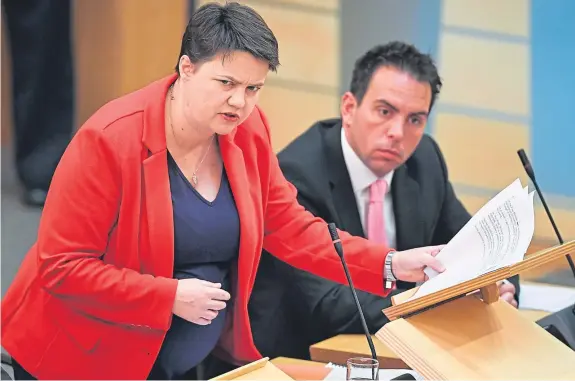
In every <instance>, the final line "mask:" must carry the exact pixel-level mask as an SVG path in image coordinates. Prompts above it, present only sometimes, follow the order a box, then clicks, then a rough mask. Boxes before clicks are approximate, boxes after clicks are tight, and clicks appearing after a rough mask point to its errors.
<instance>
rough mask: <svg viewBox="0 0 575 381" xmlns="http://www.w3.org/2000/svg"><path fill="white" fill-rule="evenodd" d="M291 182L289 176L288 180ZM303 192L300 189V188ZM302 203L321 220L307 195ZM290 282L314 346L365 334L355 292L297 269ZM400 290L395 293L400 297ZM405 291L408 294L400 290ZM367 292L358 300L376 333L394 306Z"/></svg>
mask: <svg viewBox="0 0 575 381" xmlns="http://www.w3.org/2000/svg"><path fill="white" fill-rule="evenodd" d="M288 178H289V176H288ZM298 189H299V188H298ZM298 201H299V203H300V205H302V206H303V207H304V208H305V209H306V210H308V211H310V212H311V213H313V214H314V215H316V216H319V215H320V214H319V212H318V209H317V208H316V207H315V205H314V203H313V202H311V201H310V200H309V198H308V197H306V196H305V195H304V194H302V193H299V194H298ZM287 271H289V274H290V277H289V278H288V279H289V282H290V284H291V285H292V287H295V288H296V290H297V300H298V302H297V305H298V307H296V308H299V309H301V311H302V312H303V314H304V316H306V317H309V322H310V324H312V325H313V328H312V329H310V330H309V332H310V334H311V335H313V337H310V338H309V339H310V342H313V343H316V342H318V341H322V340H325V339H327V338H329V337H333V336H335V335H339V334H351V333H363V326H362V324H361V319H360V317H359V312H358V311H357V306H356V305H355V300H354V299H353V296H352V293H351V290H350V288H349V287H347V286H346V285H342V284H338V283H334V282H332V281H329V280H327V279H323V278H319V277H317V276H315V275H313V274H310V273H308V272H305V271H300V270H297V269H291V270H287ZM396 291H398V290H393V291H392V293H396ZM400 291H404V290H400ZM389 296H391V294H390V295H388V297H387V298H382V297H380V296H377V295H373V294H370V293H367V292H363V291H360V290H358V291H357V297H358V299H359V303H360V305H361V306H362V309H363V313H364V316H365V321H366V323H367V328H368V330H369V331H370V332H371V333H374V334H375V333H376V332H377V331H378V330H379V329H380V328H381V327H383V326H384V325H385V324H386V323H387V322H389V319H387V317H386V316H385V314H384V313H383V312H382V310H384V309H385V308H387V307H390V306H391V301H390V299H389Z"/></svg>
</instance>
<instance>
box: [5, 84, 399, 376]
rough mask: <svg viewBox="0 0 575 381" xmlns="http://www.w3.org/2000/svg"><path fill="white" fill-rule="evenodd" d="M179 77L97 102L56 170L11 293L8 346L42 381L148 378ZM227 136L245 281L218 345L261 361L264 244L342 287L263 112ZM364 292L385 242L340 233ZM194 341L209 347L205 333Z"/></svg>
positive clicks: (335, 261) (168, 228)
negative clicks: (173, 94)
mask: <svg viewBox="0 0 575 381" xmlns="http://www.w3.org/2000/svg"><path fill="white" fill-rule="evenodd" d="M175 79H176V76H175V75H172V76H169V77H167V78H164V79H161V80H159V81H157V82H154V83H152V84H150V85H148V86H147V87H145V88H143V89H140V90H138V91H136V92H134V93H131V94H128V95H126V96H124V97H122V98H119V99H117V100H114V101H112V102H110V103H108V104H107V105H105V106H104V107H102V108H101V109H100V110H99V111H97V112H96V113H95V114H94V115H93V116H92V117H91V118H90V119H89V120H88V121H87V122H86V123H85V125H84V126H82V128H81V129H80V130H79V131H78V132H77V134H76V136H75V137H74V139H73V140H72V142H71V143H70V145H69V147H68V149H67V151H66V153H65V154H64V156H63V157H62V160H61V162H60V164H59V166H58V169H57V171H56V173H55V175H54V177H53V181H52V185H51V188H50V192H49V194H48V198H47V200H46V204H45V208H44V211H43V214H42V219H41V222H40V228H39V232H38V240H37V242H36V243H35V245H34V246H33V247H32V248H31V249H30V251H29V252H28V254H27V256H26V258H25V259H24V262H23V263H22V266H21V268H20V270H19V272H18V274H17V275H16V278H15V280H14V282H13V283H12V285H11V287H10V288H9V290H8V291H7V293H6V295H5V297H4V299H3V301H2V345H3V346H4V348H5V349H6V350H7V351H8V353H10V354H11V355H12V356H13V357H14V358H15V359H16V360H17V361H18V362H19V363H20V364H21V365H22V366H23V367H24V368H25V369H26V370H27V371H28V372H30V373H31V374H32V375H34V376H35V377H38V378H43V379H70V378H74V379H111V378H113V379H145V378H146V377H147V376H148V374H149V372H150V369H151V367H152V365H153V363H154V361H155V359H156V356H157V354H158V351H159V349H160V347H161V345H162V340H163V338H164V335H165V333H166V331H167V330H168V328H169V327H170V322H171V318H172V306H173V303H174V297H175V291H176V285H177V281H176V280H174V279H172V276H173V275H172V274H173V273H172V272H173V252H174V237H173V219H172V203H171V197H170V188H169V180H168V164H167V149H166V139H165V133H164V100H165V95H166V93H167V90H168V87H169V85H170V84H171V83H172V82H174V80H175ZM219 143H220V147H221V154H222V158H223V162H224V165H225V168H226V171H227V173H228V176H229V180H230V184H231V189H232V192H233V194H234V198H235V200H236V204H237V209H238V213H239V217H240V222H241V238H240V252H239V259H238V264H237V272H236V274H237V277H236V280H237V284H236V285H235V286H234V287H233V289H232V297H233V298H234V299H235V303H234V306H233V312H232V313H230V314H229V315H230V320H229V324H228V325H227V329H226V331H225V332H224V335H223V337H222V340H221V342H220V347H219V349H220V350H221V351H222V353H224V352H225V354H227V355H228V356H229V358H231V359H234V360H235V361H236V363H237V364H242V363H245V362H249V361H254V360H256V359H258V358H261V355H260V354H259V353H258V351H257V350H256V348H255V346H254V343H253V340H252V336H251V330H250V322H249V318H248V312H247V304H248V300H249V298H250V293H251V290H252V287H253V284H254V279H255V276H256V271H257V268H258V263H259V260H260V253H261V250H262V247H264V248H265V249H267V250H268V251H270V252H271V253H274V254H275V255H277V256H278V257H279V258H280V259H282V260H284V261H286V262H288V263H290V264H291V265H293V266H295V267H298V268H300V269H303V270H307V271H310V272H313V273H315V274H317V275H319V276H323V277H326V278H328V279H331V280H333V281H336V282H342V283H345V276H344V273H343V270H342V267H341V262H340V260H339V258H338V256H337V255H336V253H335V251H334V249H333V245H332V243H331V240H330V236H329V233H328V230H327V227H326V224H325V222H323V221H322V220H320V219H318V218H314V217H313V216H312V215H311V214H309V213H308V212H306V211H305V210H304V209H303V208H302V207H301V206H300V205H299V204H298V203H297V201H296V192H295V189H294V188H293V187H292V186H291V184H289V183H288V182H287V181H286V180H285V179H284V177H283V175H282V173H281V171H280V168H279V166H278V163H277V161H276V157H275V155H274V153H273V151H272V147H271V143H270V136H269V128H268V126H267V122H266V119H265V117H264V115H263V114H262V112H261V111H260V110H259V109H257V108H256V109H254V111H253V112H252V114H251V115H250V117H249V118H248V119H247V120H246V121H245V122H244V123H243V124H242V125H240V126H239V127H238V128H237V129H236V130H234V132H232V133H231V134H229V135H227V136H220V137H219ZM340 237H341V238H342V241H343V243H344V248H345V253H346V257H347V261H348V264H349V268H350V271H351V272H352V276H353V278H354V281H355V284H356V286H357V287H358V288H359V289H362V290H365V291H368V292H371V293H374V294H379V295H383V296H385V295H387V292H386V291H385V290H384V288H383V284H384V282H383V268H384V259H385V256H386V255H387V252H388V249H387V248H384V247H380V246H376V245H375V244H372V243H369V242H368V241H367V240H364V239H361V238H355V237H351V236H349V235H348V234H345V233H341V236H340ZM198 345H201V344H200V343H198Z"/></svg>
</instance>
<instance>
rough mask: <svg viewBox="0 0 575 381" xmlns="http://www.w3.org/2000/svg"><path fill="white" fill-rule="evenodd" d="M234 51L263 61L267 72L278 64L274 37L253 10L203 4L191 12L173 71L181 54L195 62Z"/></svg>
mask: <svg viewBox="0 0 575 381" xmlns="http://www.w3.org/2000/svg"><path fill="white" fill-rule="evenodd" d="M234 51H243V52H247V53H250V54H251V55H252V56H254V57H255V58H258V59H261V60H264V61H266V62H267V63H268V65H269V68H270V70H271V71H274V72H275V71H276V69H277V67H278V66H279V57H278V56H279V54H278V42H277V40H276V37H275V36H274V34H273V32H272V31H271V29H270V28H269V27H268V26H267V24H266V23H265V21H264V19H263V18H262V17H261V16H260V15H259V14H258V13H257V12H256V11H255V10H253V9H252V8H250V7H248V6H246V5H241V4H239V3H236V2H228V3H226V4H224V5H222V4H218V3H208V4H205V5H203V6H201V7H200V8H198V9H197V10H196V11H195V12H194V14H193V15H192V17H191V19H190V22H189V23H188V26H187V27H186V31H185V32H184V36H183V37H182V47H181V49H180V55H179V56H178V63H177V64H176V72H178V74H179V73H180V69H179V60H180V58H182V56H183V55H186V56H188V57H189V58H190V61H191V62H192V63H194V64H196V63H202V62H206V61H209V60H211V59H213V58H214V57H215V56H216V55H218V54H223V55H224V57H226V56H228V55H230V54H232V53H233V52H234Z"/></svg>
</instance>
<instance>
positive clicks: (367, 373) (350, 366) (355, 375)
mask: <svg viewBox="0 0 575 381" xmlns="http://www.w3.org/2000/svg"><path fill="white" fill-rule="evenodd" d="M378 374H379V361H377V360H374V359H372V358H369V357H353V358H350V359H349V360H347V375H346V380H348V381H351V380H379V375H378Z"/></svg>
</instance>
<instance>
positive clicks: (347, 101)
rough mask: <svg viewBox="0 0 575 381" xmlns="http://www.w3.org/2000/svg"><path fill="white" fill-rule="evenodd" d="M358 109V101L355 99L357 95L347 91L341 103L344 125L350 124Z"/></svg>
mask: <svg viewBox="0 0 575 381" xmlns="http://www.w3.org/2000/svg"><path fill="white" fill-rule="evenodd" d="M356 109H357V101H356V99H355V96H354V95H353V94H352V93H350V92H349V91H347V92H346V93H345V94H343V96H342V97H341V105H340V112H341V120H342V124H343V126H344V127H345V126H348V125H350V123H351V120H352V119H353V116H354V114H355V111H356Z"/></svg>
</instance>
